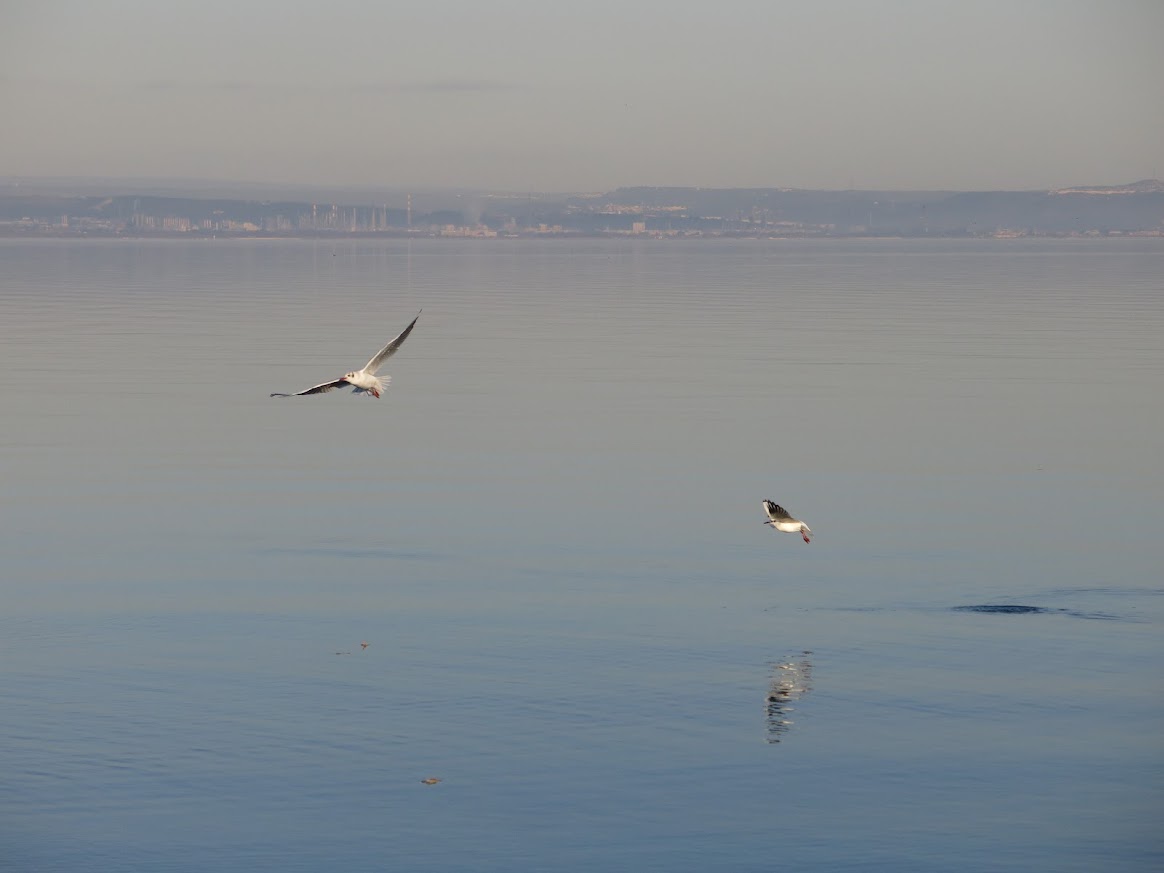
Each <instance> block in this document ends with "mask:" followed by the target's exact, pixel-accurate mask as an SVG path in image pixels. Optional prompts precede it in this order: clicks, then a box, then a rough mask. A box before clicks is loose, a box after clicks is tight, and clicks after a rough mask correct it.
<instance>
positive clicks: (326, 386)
mask: <svg viewBox="0 0 1164 873" xmlns="http://www.w3.org/2000/svg"><path fill="white" fill-rule="evenodd" d="M347 384H349V383H348V380H347V379H346V378H340V379H336V380H335V381H334V382H324V383H323V384H322V385H316V386H315V387H314V388H308V389H307V390H306V391H296V392H295V393H294V394H278V393H276V394H272V395H271V396H272V397H302V396H303V395H304V394H326V393H327V392H328V391H330V390H331V389H332V388H342V387H343V386H344V385H347Z"/></svg>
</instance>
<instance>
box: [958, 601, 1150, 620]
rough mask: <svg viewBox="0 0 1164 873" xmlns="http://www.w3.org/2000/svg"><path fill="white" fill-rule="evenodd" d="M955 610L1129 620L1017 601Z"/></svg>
mask: <svg viewBox="0 0 1164 873" xmlns="http://www.w3.org/2000/svg"><path fill="white" fill-rule="evenodd" d="M952 609H953V611H954V612H981V613H986V614H987V615H1036V614H1037V615H1069V616H1071V617H1072V618H1088V619H1092V620H1094V621H1127V619H1126V618H1124V616H1121V615H1112V614H1111V613H1110V612H1079V611H1078V610H1074V609H1050V608H1048V607H1046V606H1023V605H1021V604H1016V603H984V604H980V605H977V606H955V607H952Z"/></svg>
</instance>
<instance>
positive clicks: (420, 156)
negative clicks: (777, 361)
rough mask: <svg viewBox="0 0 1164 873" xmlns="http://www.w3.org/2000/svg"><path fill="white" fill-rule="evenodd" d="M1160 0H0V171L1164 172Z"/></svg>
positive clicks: (455, 177)
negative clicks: (406, 0)
mask: <svg viewBox="0 0 1164 873" xmlns="http://www.w3.org/2000/svg"><path fill="white" fill-rule="evenodd" d="M1162 37H1164V2H1162V0H1094V2H1087V0H960V2H947V0H883V2H872V0H871V2H843V0H795V2H784V0H701V2H682V0H668V2H654V0H644V2H636V0H613V2H611V0H586V2H555V0H540V2H527V0H494V2H483V0H474V2H460V0H448V2H432V3H422V2H409V3H404V2H383V0H365V2H357V0H328V2H326V3H322V2H310V3H307V2H298V0H248V2H240V0H198V2H183V3H178V2H165V0H121V2H117V0H110V2H102V3H92V2H83V0H36V2H31V0H0V119H2V120H3V132H2V135H0V177H4V176H62V175H64V176H81V175H83V176H124V177H146V176H155V177H191V178H207V179H231V180H247V181H261V182H280V183H303V184H318V185H370V186H376V187H396V186H402V187H408V186H416V187H428V186H465V187H486V188H500V189H510V190H520V191H527V190H536V191H562V190H606V189H610V188H614V187H616V186H619V185H702V186H789V187H806V188H846V187H849V186H850V185H852V186H856V187H858V188H958V189H983V188H1046V187H1054V186H1062V185H1072V184H1114V183H1119V182H1128V181H1133V180H1136V179H1141V178H1145V177H1148V176H1152V175H1156V176H1160V175H1164V111H1162V109H1161V107H1162V105H1164V96H1162V95H1164V51H1162V50H1161V45H1162Z"/></svg>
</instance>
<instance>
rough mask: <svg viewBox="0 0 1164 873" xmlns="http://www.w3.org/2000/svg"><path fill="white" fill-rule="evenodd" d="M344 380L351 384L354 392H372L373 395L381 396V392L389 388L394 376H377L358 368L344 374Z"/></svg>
mask: <svg viewBox="0 0 1164 873" xmlns="http://www.w3.org/2000/svg"><path fill="white" fill-rule="evenodd" d="M344 380H345V381H347V382H348V383H349V384H351V386H352V393H353V394H371V395H372V396H373V397H379V396H380V393H381V392H382V391H384V390H385V389H387V387H388V383H389V382H391V381H392V377H391V376H376V375H373V374H372V373H368V372H366V371H364V370H357V371H356V372H354V373H348V374H347V375H346V376H344Z"/></svg>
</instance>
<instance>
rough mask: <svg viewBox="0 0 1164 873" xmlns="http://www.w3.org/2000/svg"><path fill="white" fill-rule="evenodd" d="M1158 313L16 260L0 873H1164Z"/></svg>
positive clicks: (431, 275)
mask: <svg viewBox="0 0 1164 873" xmlns="http://www.w3.org/2000/svg"><path fill="white" fill-rule="evenodd" d="M421 309H423V313H422V314H421V317H420V321H419V323H418V325H417V327H416V330H415V331H414V333H413V334H412V335H411V336H410V337H409V339H408V341H407V342H406V344H405V345H404V347H403V348H402V350H401V351H400V352H399V354H397V355H396V356H395V357H394V358H392V359H391V360H390V361H389V362H388V364H387V365H386V366H385V367H384V372H387V373H390V374H391V375H392V376H393V382H392V386H391V388H390V389H389V391H388V392H387V393H386V394H385V395H384V398H383V399H382V400H380V401H375V400H371V399H365V398H360V397H352V396H351V395H349V394H347V393H340V392H333V393H331V394H328V395H323V396H316V397H302V398H288V399H271V398H269V397H268V396H267V395H268V394H269V393H270V392H272V391H294V390H300V389H302V388H306V387H308V386H310V385H314V384H317V383H318V382H321V381H323V380H325V379H329V378H335V377H337V376H339V375H341V374H343V373H344V372H347V371H348V370H350V369H353V368H358V367H360V366H362V365H363V363H364V362H365V361H366V360H367V359H368V358H369V357H370V356H371V355H372V354H373V353H374V352H375V351H376V350H377V349H379V348H380V347H381V346H382V345H383V344H384V343H385V342H386V341H387V340H388V339H390V338H391V337H393V336H395V335H396V334H397V333H398V332H399V330H400V329H401V328H403V327H404V326H405V325H406V324H407V323H408V322H409V320H411V318H412V317H413V316H415V315H416V313H417V312H418V311H420V310H421ZM1162 336H1164V247H1161V245H1160V243H1159V241H1157V240H1102V241H1082V240H1071V241H1065V240H1060V241H1055V240H1039V241H959V242H947V241H939V240H918V241H844V242H811V243H810V242H790V241H727V240H724V241H700V242H692V243H684V242H654V241H646V240H644V241H633V242H632V241H613V242H612V241H599V240H585V241H512V242H511V241H483V242H473V241H455V242H450V241H439V240H424V241H419V240H418V241H412V242H406V241H389V242H384V241H376V242H352V241H340V242H337V243H332V242H324V241H275V240H232V241H186V240H182V241H95V242H87V241H64V240H44V241H21V240H0V391H2V392H3V397H4V399H5V408H4V413H3V417H2V418H0V422H2V423H0V464H2V469H3V481H4V500H3V502H2V503H0V513H2V515H0V598H2V600H0V602H2V603H3V604H4V608H3V611H2V614H0V697H2V699H3V701H4V705H3V706H0V735H3V736H4V738H5V742H4V744H3V746H2V748H0V772H2V773H3V774H4V778H3V780H0V868H3V869H12V870H16V871H26V870H27V871H42V870H48V871H57V870H60V871H66V870H67V871H76V870H82V871H87V870H92V871H112V870H117V871H159V870H167V871H205V870H231V871H233V870H239V871H242V870H246V871H253V870H278V871H332V870H344V871H347V873H362V871H379V870H390V869H394V870H416V871H463V870H474V871H516V870H529V871H535V870H537V871H542V870H562V871H574V870H579V871H580V870H635V871H645V870H667V871H706V870H727V871H753V870H756V871H758V870H775V869H788V870H820V871H835V870H843V869H860V870H884V871H895V873H897V871H919V873H921V871H933V870H943V871H966V873H971V871H973V873H977V871H981V870H993V871H1024V873H1025V871H1034V870H1048V871H1050V870H1054V871H1094V870H1098V869H1106V870H1121V871H1140V870H1143V871H1148V870H1156V869H1159V867H1160V864H1161V861H1162V860H1164V846H1162V841H1161V839H1160V837H1159V836H1158V821H1159V810H1160V809H1161V808H1162V806H1164V804H1162V801H1164V790H1162V779H1161V776H1162V770H1164V768H1162V766H1161V764H1162V755H1161V752H1162V749H1161V740H1160V721H1161V714H1162V713H1161V709H1162V707H1161V702H1160V701H1161V696H1160V691H1161V687H1160V686H1161V683H1160V679H1159V677H1160V675H1161V672H1162V668H1164V657H1162V652H1161V644H1160V638H1161V625H1162V623H1164V596H1162V595H1164V586H1162V584H1161V582H1160V567H1161V566H1164V545H1162V544H1161V539H1160V534H1159V531H1160V529H1161V521H1162V520H1164V519H1162V515H1164V513H1162V512H1161V510H1160V500H1159V498H1160V494H1161V488H1162V485H1164V470H1162V464H1161V461H1160V457H1161V454H1160V427H1161V423H1162V420H1161V403H1160V399H1159V398H1160V396H1161V389H1162V387H1164V341H1162V340H1161V337H1162ZM765 498H771V499H773V500H776V501H778V502H780V503H782V504H783V505H784V506H786V507H788V508H789V509H790V510H791V511H792V512H793V513H794V514H796V515H797V516H799V517H800V518H803V519H804V520H805V521H806V522H807V523H808V524H809V525H811V527H812V529H813V531H814V532H815V534H816V536H815V539H814V541H813V542H812V544H811V545H805V544H804V543H803V542H801V540H800V539H799V537H797V536H794V535H787V534H778V533H775V532H773V531H771V530H770V529H768V528H765V527H764V526H763V524H762V522H763V520H764V514H763V511H762V509H761V507H760V502H761V500H763V499H765ZM982 607H990V608H988V609H985V610H984V609H982ZM1003 607H1005V608H1003ZM1016 607H1028V609H1016ZM362 640H363V641H367V642H368V643H369V646H368V648H367V649H366V650H365V649H362V648H361V647H360V642H361V641H362ZM337 653H338V654H337ZM430 776H432V777H438V778H440V779H441V780H442V781H441V782H440V783H439V784H437V785H433V786H426V785H422V784H421V782H420V780H421V779H424V778H426V777H430Z"/></svg>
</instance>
